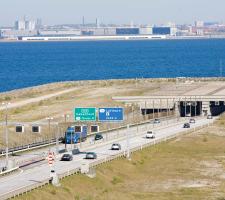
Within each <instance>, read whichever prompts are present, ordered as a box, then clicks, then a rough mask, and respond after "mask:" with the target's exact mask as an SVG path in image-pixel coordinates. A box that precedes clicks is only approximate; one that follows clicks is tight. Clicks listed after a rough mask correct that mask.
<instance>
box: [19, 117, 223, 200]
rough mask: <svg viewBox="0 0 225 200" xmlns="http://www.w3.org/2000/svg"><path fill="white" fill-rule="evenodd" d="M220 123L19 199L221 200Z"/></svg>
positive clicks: (221, 141) (221, 153)
mask: <svg viewBox="0 0 225 200" xmlns="http://www.w3.org/2000/svg"><path fill="white" fill-rule="evenodd" d="M224 122H225V117H224V116H223V117H222V118H221V119H220V120H219V121H218V122H216V123H215V125H213V127H210V128H207V129H204V130H201V131H199V132H197V133H193V134H191V135H186V136H183V137H181V138H177V139H175V140H171V141H169V142H166V143H162V144H160V145H157V146H155V147H150V148H148V149H145V150H143V151H141V152H136V153H134V154H132V160H131V161H127V160H126V159H119V160H115V161H113V162H110V163H107V164H104V165H102V166H99V167H97V169H96V172H97V177H96V178H94V179H90V178H88V177H86V176H83V175H75V176H71V177H68V178H66V179H64V180H62V181H61V184H62V186H61V187H59V188H54V187H52V186H46V187H44V188H42V189H38V190H34V191H33V192H31V193H28V194H27V195H24V196H22V197H19V198H17V199H18V200H19V199H20V200H25V199H26V200H40V199H43V200H61V199H67V200H70V199H71V200H72V199H73V200H149V199H150V200H151V199H153V200H186V199H187V200H201V199H202V200H203V199H204V200H205V199H207V200H224V199H225V138H224V137H225V126H224ZM215 128H216V129H215Z"/></svg>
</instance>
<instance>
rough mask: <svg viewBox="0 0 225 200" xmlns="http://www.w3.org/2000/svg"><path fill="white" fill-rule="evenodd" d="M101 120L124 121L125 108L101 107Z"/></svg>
mask: <svg viewBox="0 0 225 200" xmlns="http://www.w3.org/2000/svg"><path fill="white" fill-rule="evenodd" d="M98 119H99V121H123V108H99V110H98Z"/></svg>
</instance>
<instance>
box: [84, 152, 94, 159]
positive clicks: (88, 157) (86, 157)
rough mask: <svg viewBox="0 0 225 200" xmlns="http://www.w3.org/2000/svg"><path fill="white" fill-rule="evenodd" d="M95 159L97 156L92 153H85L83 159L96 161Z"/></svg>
mask: <svg viewBox="0 0 225 200" xmlns="http://www.w3.org/2000/svg"><path fill="white" fill-rule="evenodd" d="M96 158H97V154H96V153H94V152H88V153H86V156H85V159H96Z"/></svg>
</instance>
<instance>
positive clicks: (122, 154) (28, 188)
mask: <svg viewBox="0 0 225 200" xmlns="http://www.w3.org/2000/svg"><path fill="white" fill-rule="evenodd" d="M211 124H213V122H209V123H208V124H205V125H202V126H199V127H194V128H191V129H187V130H184V131H181V132H179V133H176V134H174V135H171V136H168V137H165V138H160V139H155V140H153V141H148V140H147V141H148V142H146V144H141V145H140V146H137V147H134V148H131V149H130V153H134V152H136V151H139V150H142V149H144V148H148V147H150V146H153V145H156V144H159V143H162V142H166V141H168V140H171V139H174V138H177V137H179V136H181V135H184V134H189V133H192V132H196V131H198V130H201V129H203V128H205V127H208V126H209V125H211ZM125 156H126V150H125V151H123V152H120V153H119V154H116V155H113V156H109V157H105V158H102V159H100V160H97V161H95V162H93V163H91V164H90V165H89V167H90V168H94V167H96V166H98V165H102V164H104V163H106V162H110V161H112V160H115V159H118V158H121V157H125ZM77 173H80V168H76V169H73V170H69V171H67V172H65V173H63V174H59V178H60V179H63V178H65V177H68V176H71V175H74V174H77ZM47 184H50V178H48V179H45V180H43V181H42V182H41V183H35V184H32V185H29V186H24V187H21V188H18V189H16V190H14V191H10V192H8V193H5V194H2V195H0V199H10V198H15V197H16V196H19V195H22V194H26V193H28V192H30V191H32V190H34V189H37V188H40V187H43V186H44V185H47Z"/></svg>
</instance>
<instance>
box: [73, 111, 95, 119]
mask: <svg viewBox="0 0 225 200" xmlns="http://www.w3.org/2000/svg"><path fill="white" fill-rule="evenodd" d="M74 119H75V121H96V108H75V109H74Z"/></svg>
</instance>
